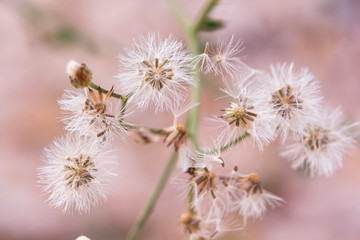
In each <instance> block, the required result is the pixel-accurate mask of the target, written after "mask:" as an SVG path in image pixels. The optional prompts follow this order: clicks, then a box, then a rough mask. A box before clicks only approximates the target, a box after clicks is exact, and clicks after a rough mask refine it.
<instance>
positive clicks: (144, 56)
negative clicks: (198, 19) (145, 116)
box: [117, 34, 195, 111]
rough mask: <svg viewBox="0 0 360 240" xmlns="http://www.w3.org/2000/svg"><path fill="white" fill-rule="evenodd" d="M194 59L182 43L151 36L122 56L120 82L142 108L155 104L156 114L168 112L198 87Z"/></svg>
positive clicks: (122, 87) (141, 39)
mask: <svg viewBox="0 0 360 240" xmlns="http://www.w3.org/2000/svg"><path fill="white" fill-rule="evenodd" d="M191 60H192V58H191V56H190V55H189V53H188V50H187V49H185V48H184V45H183V43H182V42H179V41H177V40H175V39H174V38H173V37H172V36H169V37H168V38H166V39H162V38H161V37H160V36H159V35H155V34H148V36H147V37H141V38H140V39H139V40H138V41H134V45H133V47H132V48H130V49H125V54H124V55H119V61H120V65H119V67H120V73H119V74H118V75H117V78H118V79H119V80H118V83H119V85H120V87H121V89H122V91H123V92H124V93H125V94H131V95H132V96H131V101H132V102H135V103H136V105H137V106H138V107H139V108H148V107H149V105H151V104H152V105H154V106H155V110H156V111H157V110H168V109H169V108H170V107H171V106H172V105H173V104H174V103H177V102H179V101H180V100H182V99H184V98H185V97H186V94H187V93H188V91H189V90H190V87H191V86H192V85H195V80H194V78H193V77H192V74H191V73H192V70H191V69H192V65H191Z"/></svg>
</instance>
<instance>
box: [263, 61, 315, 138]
mask: <svg viewBox="0 0 360 240" xmlns="http://www.w3.org/2000/svg"><path fill="white" fill-rule="evenodd" d="M293 68H294V64H293V63H291V64H286V63H284V64H277V65H275V66H273V65H271V75H270V76H269V75H262V76H261V75H259V77H261V78H262V79H260V81H262V83H263V84H262V86H263V88H262V89H263V91H264V92H265V93H267V97H268V101H269V102H270V103H271V105H272V108H273V109H274V110H275V111H276V116H277V117H276V119H275V121H277V125H278V129H279V131H280V132H281V133H282V135H283V139H285V138H286V136H287V134H288V133H290V132H292V133H295V134H297V133H301V132H302V131H303V130H304V129H305V128H306V127H307V125H308V124H309V123H311V122H313V121H314V120H316V115H317V113H318V112H319V111H320V110H321V109H322V97H321V96H320V86H319V84H318V82H316V81H315V80H314V76H313V74H311V73H310V72H309V71H308V69H307V68H301V69H300V70H299V71H294V70H293Z"/></svg>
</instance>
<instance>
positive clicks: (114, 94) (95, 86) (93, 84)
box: [89, 82, 127, 100]
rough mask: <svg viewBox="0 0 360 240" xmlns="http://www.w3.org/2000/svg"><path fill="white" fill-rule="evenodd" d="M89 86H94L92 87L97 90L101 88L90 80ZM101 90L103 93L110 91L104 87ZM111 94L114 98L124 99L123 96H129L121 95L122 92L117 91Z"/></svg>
mask: <svg viewBox="0 0 360 240" xmlns="http://www.w3.org/2000/svg"><path fill="white" fill-rule="evenodd" d="M89 86H90V87H92V88H93V89H95V90H99V88H100V86H99V85H96V84H95V83H93V82H90V84H89ZM101 91H102V92H103V93H105V94H107V93H108V92H109V91H108V90H106V89H104V88H101ZM111 96H112V97H114V98H118V99H122V100H123V98H127V97H123V96H121V95H120V94H117V93H113V94H111Z"/></svg>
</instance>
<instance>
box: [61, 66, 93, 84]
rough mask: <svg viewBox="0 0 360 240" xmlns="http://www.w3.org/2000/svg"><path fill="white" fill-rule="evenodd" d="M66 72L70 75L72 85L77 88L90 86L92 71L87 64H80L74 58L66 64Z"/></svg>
mask: <svg viewBox="0 0 360 240" xmlns="http://www.w3.org/2000/svg"><path fill="white" fill-rule="evenodd" d="M66 73H67V74H68V75H69V78H70V83H71V85H73V86H74V87H75V88H84V87H87V86H89V84H90V80H91V78H92V74H91V71H90V70H89V68H88V67H87V66H86V64H85V63H82V64H80V63H78V62H76V61H74V60H70V61H69V62H68V64H67V65H66Z"/></svg>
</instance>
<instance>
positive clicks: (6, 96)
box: [0, 0, 360, 240]
mask: <svg viewBox="0 0 360 240" xmlns="http://www.w3.org/2000/svg"><path fill="white" fill-rule="evenodd" d="M180 3H181V5H182V6H183V7H184V9H185V11H186V12H187V13H188V14H189V16H190V18H194V16H195V14H196V13H197V12H198V10H199V9H200V8H201V6H202V4H203V3H204V1H191V0H182V1H180ZM359 12H360V1H356V0H342V1H339V0H303V1H297V0H270V1H263V0H254V1H251V2H250V1H246V0H223V1H221V3H220V4H219V6H218V7H217V8H216V9H215V11H214V12H213V13H212V14H211V16H213V17H214V18H218V19H223V20H224V22H225V25H226V26H225V28H223V29H222V30H220V31H217V32H211V33H204V34H202V35H201V36H202V39H203V40H210V41H211V40H212V41H213V42H215V41H217V40H221V39H224V38H226V39H229V38H230V36H231V35H232V34H235V36H236V38H239V39H242V40H244V46H246V49H245V51H244V54H246V55H247V60H246V62H247V63H248V64H249V65H250V66H252V67H254V68H258V69H264V70H268V69H269V65H270V63H276V62H279V61H280V62H284V61H286V62H290V61H295V67H296V68H300V67H301V66H308V67H309V69H310V71H311V72H313V73H314V74H315V75H316V76H317V78H318V79H319V81H320V82H321V84H322V94H323V95H324V96H325V99H326V101H327V102H328V103H329V104H330V106H334V107H336V106H339V105H341V106H342V108H343V110H344V112H345V113H346V115H347V117H348V119H349V121H359V119H360V108H359V107H358V105H359V104H358V102H359V91H360V67H359V64H360V27H359V22H360V14H359ZM147 32H160V33H161V34H162V35H164V36H167V35H168V34H170V33H171V34H173V35H175V36H176V37H177V38H178V39H183V38H184V35H183V33H182V31H181V29H180V26H179V25H178V23H177V22H176V20H175V19H174V18H173V16H172V15H171V12H170V10H169V8H168V6H167V4H166V2H165V1H164V0H147V1H146V0H134V1H129V0H128V1H116V0H107V1H85V0H77V1H70V0H63V1H46V0H31V1H21V0H2V1H0V36H1V37H0V71H1V73H2V77H1V83H2V87H1V88H0V102H1V104H0V111H1V116H2V117H1V119H0V126H1V128H0V149H1V150H0V161H1V167H0V240H5V239H6V240H10V239H13V240H15V239H17V240H18V239H27V240H32V239H37V240H42V239H44V240H45V239H52V240H58V239H59V240H60V239H61V240H63V239H75V238H76V237H77V236H78V235H80V234H85V235H87V236H88V237H90V238H91V239H92V240H100V239H101V240H105V239H106V240H112V239H124V238H125V236H126V233H127V231H128V230H129V229H130V226H131V224H132V223H133V222H134V221H135V219H136V217H137V215H138V214H139V213H140V211H141V210H142V207H143V206H144V204H145V202H146V201H147V200H148V198H149V196H150V194H151V192H152V191H153V188H154V187H155V184H156V183H157V181H158V179H159V177H160V174H161V172H162V170H163V168H164V166H165V164H166V161H167V158H168V156H169V155H170V153H171V149H165V147H164V146H163V145H161V144H154V145H148V146H138V145H137V144H136V143H134V141H132V140H131V139H129V140H128V141H127V142H126V143H120V142H117V143H115V144H114V148H116V149H117V151H118V162H119V167H118V171H117V173H118V176H117V177H116V179H115V180H114V183H113V185H112V187H111V194H110V195H109V199H108V200H107V201H106V202H104V203H103V204H101V205H100V206H98V207H97V208H96V209H93V210H92V211H91V213H90V214H84V215H77V214H74V215H63V214H62V213H61V210H59V209H52V208H50V207H49V206H48V204H47V203H46V202H45V201H46V199H47V196H46V195H44V194H43V193H42V191H41V186H40V185H39V184H38V183H37V180H38V178H37V172H36V169H37V168H38V167H40V166H41V165H42V163H41V161H40V156H41V154H42V153H41V152H42V149H43V147H46V146H48V145H49V144H50V143H51V142H52V141H53V139H54V137H59V136H61V135H63V134H64V133H65V132H64V130H62V127H63V125H62V124H61V123H60V122H59V117H60V116H61V112H60V109H59V107H58V104H57V100H58V99H59V98H60V97H61V95H62V93H63V91H64V90H65V89H71V86H70V85H69V82H68V77H67V76H66V74H65V65H66V63H67V62H68V61H69V60H70V59H76V60H78V61H79V62H85V63H87V65H88V66H89V68H90V69H92V71H93V74H94V82H96V83H100V84H101V86H104V87H106V88H110V87H111V85H112V84H113V83H114V81H115V78H114V77H113V76H114V75H116V73H117V64H118V63H117V59H116V56H117V55H118V54H119V53H120V52H121V51H122V49H123V47H124V46H127V45H130V44H131V42H132V39H133V38H137V37H138V36H139V35H142V34H146V33H147ZM218 86H220V82H219V81H217V80H211V81H210V80H209V81H207V82H206V83H205V84H204V94H203V104H202V105H201V107H202V109H201V117H202V119H203V118H205V117H208V116H210V115H211V114H216V113H218V109H219V108H220V102H219V101H217V102H215V101H214V99H215V98H216V97H218V96H220V92H219V91H218V90H217V87H218ZM144 118H145V119H146V120H144ZM131 121H133V122H135V123H139V124H145V125H148V126H154V127H166V126H168V125H170V124H171V119H170V117H169V115H168V114H165V113H164V114H159V115H155V114H154V113H152V112H142V113H136V114H134V115H133V116H132V117H131ZM206 127H207V125H206V124H203V123H201V126H200V135H201V140H202V142H203V143H206V142H208V139H209V137H211V132H209V131H208V130H207V128H206ZM357 146H358V145H357ZM139 149H141V150H139ZM164 149H165V150H164ZM279 150H281V146H280V144H279V142H275V143H273V144H271V145H270V146H268V147H266V148H265V151H264V152H261V153H259V152H258V151H257V149H253V148H252V147H249V146H243V147H240V148H239V149H237V150H235V151H231V152H229V153H227V154H226V155H225V160H226V162H227V166H228V167H229V168H231V166H233V165H234V164H237V165H238V166H239V169H240V170H241V172H243V173H249V172H254V171H256V172H259V173H260V175H261V176H262V179H263V185H264V187H265V188H267V189H268V190H270V191H272V192H273V193H275V194H278V195H280V196H281V197H283V198H284V199H285V201H286V204H284V205H283V206H282V207H281V208H276V209H274V210H270V211H269V212H267V213H266V214H265V217H264V219H263V220H262V221H260V220H259V221H250V222H249V225H248V226H247V228H246V230H245V231H243V232H233V233H228V234H224V235H222V236H221V237H219V239H230V240H231V239H242V240H247V239H252V240H257V239H266V240H283V239H284V240H287V239H292V240H300V239H301V240H303V239H310V240H338V239H346V240H355V239H360V188H359V185H360V174H359V170H360V162H359V161H358V159H359V157H360V150H359V149H356V150H351V151H350V154H347V155H346V156H345V157H344V167H343V169H340V170H338V171H337V172H336V173H335V175H334V176H333V177H331V178H326V177H318V178H314V179H308V178H305V177H302V176H300V175H299V174H297V173H296V172H294V171H292V170H291V169H290V166H289V163H288V162H287V160H286V159H283V158H281V157H280V156H279ZM177 174H178V173H176V172H174V174H173V175H174V176H175V175H177ZM179 195H180V192H179V191H178V189H176V186H174V185H172V184H168V185H167V186H166V188H165V190H164V192H163V194H162V196H161V198H160V200H159V202H158V204H157V205H156V208H155V210H154V212H153V215H152V216H151V217H150V219H149V221H148V222H147V223H146V225H145V227H144V229H143V231H142V232H141V234H140V235H139V238H138V239H149V240H155V239H175V240H177V239H186V237H185V235H184V234H183V228H182V226H180V224H179V223H178V217H179V215H180V214H181V213H182V212H183V211H184V210H185V208H186V206H185V202H184V201H183V200H181V199H180V198H179Z"/></svg>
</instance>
